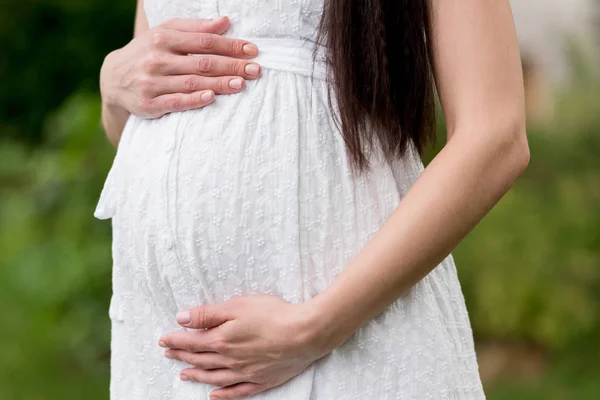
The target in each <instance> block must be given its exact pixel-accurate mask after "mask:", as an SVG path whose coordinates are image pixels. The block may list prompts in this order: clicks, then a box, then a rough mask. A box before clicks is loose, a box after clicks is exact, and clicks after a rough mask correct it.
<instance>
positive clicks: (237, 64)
mask: <svg viewBox="0 0 600 400" xmlns="http://www.w3.org/2000/svg"><path fill="white" fill-rule="evenodd" d="M260 70H261V68H260V65H259V64H257V63H255V62H252V61H246V60H241V59H239V58H232V57H225V56H215V55H194V56H179V55H177V56H171V57H169V58H168V59H167V62H164V63H161V65H160V69H159V70H158V71H157V72H158V73H160V74H163V75H188V74H193V75H202V76H225V75H235V76H241V77H242V78H245V79H256V78H258V76H259V75H260Z"/></svg>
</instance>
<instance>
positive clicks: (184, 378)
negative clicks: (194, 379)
mask: <svg viewBox="0 0 600 400" xmlns="http://www.w3.org/2000/svg"><path fill="white" fill-rule="evenodd" d="M179 377H180V378H181V380H182V381H189V380H190V378H189V377H188V376H187V375H185V374H180V375H179Z"/></svg>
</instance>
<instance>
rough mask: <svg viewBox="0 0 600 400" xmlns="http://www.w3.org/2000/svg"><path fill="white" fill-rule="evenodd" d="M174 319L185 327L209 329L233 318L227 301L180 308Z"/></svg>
mask: <svg viewBox="0 0 600 400" xmlns="http://www.w3.org/2000/svg"><path fill="white" fill-rule="evenodd" d="M176 319H177V322H178V323H179V324H180V325H182V326H185V327H187V328H194V329H210V328H214V327H216V326H219V325H221V324H222V323H224V322H227V321H229V320H231V319H233V315H232V314H231V312H230V310H229V307H228V304H227V303H217V304H207V305H204V306H198V307H194V308H189V309H187V310H181V311H179V312H178V313H177V316H176Z"/></svg>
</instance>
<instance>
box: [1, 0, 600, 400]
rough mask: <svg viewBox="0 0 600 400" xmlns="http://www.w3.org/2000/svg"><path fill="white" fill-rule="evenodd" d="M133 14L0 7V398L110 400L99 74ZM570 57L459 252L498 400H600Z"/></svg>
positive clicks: (586, 96)
mask: <svg viewBox="0 0 600 400" xmlns="http://www.w3.org/2000/svg"><path fill="white" fill-rule="evenodd" d="M134 8H135V4H134V1H133V0H127V1H125V0H86V1H84V0H22V1H18V2H17V1H13V0H3V1H0V132H1V137H0V305H1V306H0V307H1V310H2V311H1V312H0V399H2V400H12V399H19V400H20V399H24V400H45V399H61V400H68V399H82V398H84V399H90V400H94V399H107V398H108V379H109V376H108V374H109V344H110V337H109V320H108V316H107V310H108V301H109V296H110V267H111V256H110V223H109V222H107V221H98V220H95V219H94V218H93V217H92V212H93V209H94V206H95V202H96V200H97V198H98V195H99V193H100V189H101V187H102V184H103V181H104V178H105V177H106V174H107V172H108V169H109V167H110V163H111V161H112V157H113V155H114V150H113V149H112V148H111V146H110V145H109V144H108V142H107V141H106V139H105V137H104V134H103V132H102V130H101V128H100V98H99V93H98V74H99V70H100V66H101V64H102V60H103V58H104V56H105V55H106V54H107V53H108V52H109V51H111V50H113V49H115V48H117V47H121V46H123V45H125V44H126V43H127V42H128V41H129V40H130V38H131V35H132V27H133V12H134ZM570 43H571V45H570V46H569V47H568V48H569V49H570V51H568V54H567V55H566V57H567V59H568V65H569V71H570V73H569V74H568V78H563V79H561V80H560V83H559V84H557V83H556V82H555V81H554V80H550V79H547V80H546V79H545V78H540V76H543V75H544V74H543V73H542V72H537V71H538V67H537V66H536V63H535V62H534V63H531V64H529V63H527V64H526V65H525V72H526V78H527V81H528V84H527V88H528V107H529V109H528V110H532V111H531V113H530V114H531V121H530V123H529V138H530V146H531V164H530V166H529V169H528V170H527V172H526V173H525V175H524V176H523V177H522V178H521V179H520V180H519V181H518V182H517V184H516V185H515V186H514V188H513V190H512V191H511V192H510V193H509V194H508V195H506V196H505V198H504V199H503V200H502V201H501V203H500V204H499V205H498V206H497V207H496V208H495V209H494V210H493V212H492V213H491V214H490V215H489V216H488V217H487V218H486V219H485V220H484V221H483V222H482V223H481V224H480V226H479V227H478V228H477V229H476V230H475V231H474V232H473V233H472V234H471V235H470V236H469V237H468V238H467V240H466V241H465V242H464V243H463V244H462V245H461V246H460V247H459V248H458V249H457V250H456V252H455V257H456V260H457V263H458V268H459V274H460V278H461V282H462V285H463V290H464V293H465V296H466V299H467V302H468V307H469V310H470V315H471V319H472V323H473V327H474V330H475V335H476V340H477V346H478V353H479V360H480V367H481V373H482V376H483V378H484V382H485V386H486V391H487V394H488V398H489V399H492V400H500V399H516V400H519V399H550V400H559V399H561V400H562V399H597V398H600V361H599V360H600V310H599V308H600V101H599V99H600V77H599V74H598V72H599V71H600V68H598V63H597V62H596V61H594V60H595V59H594V58H593V57H591V56H590V54H589V53H590V52H589V51H587V50H581V49H582V48H584V47H583V46H579V44H578V42H577V40H574V41H572V42H570ZM592 53H593V52H592ZM524 59H525V58H524ZM539 70H540V71H543V69H539ZM550 88H551V89H550ZM439 128H440V133H441V135H440V136H441V139H440V144H441V143H442V140H443V121H441V120H440V123H439ZM438 147H439V146H438ZM435 151H436V149H431V150H430V151H429V153H428V155H427V159H430V158H431V157H432V156H433V155H434V154H435Z"/></svg>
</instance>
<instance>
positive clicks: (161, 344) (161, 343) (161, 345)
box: [158, 340, 167, 347]
mask: <svg viewBox="0 0 600 400" xmlns="http://www.w3.org/2000/svg"><path fill="white" fill-rule="evenodd" d="M158 345H159V346H160V347H167V344H166V343H165V342H163V341H162V340H161V341H160V342H158Z"/></svg>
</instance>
